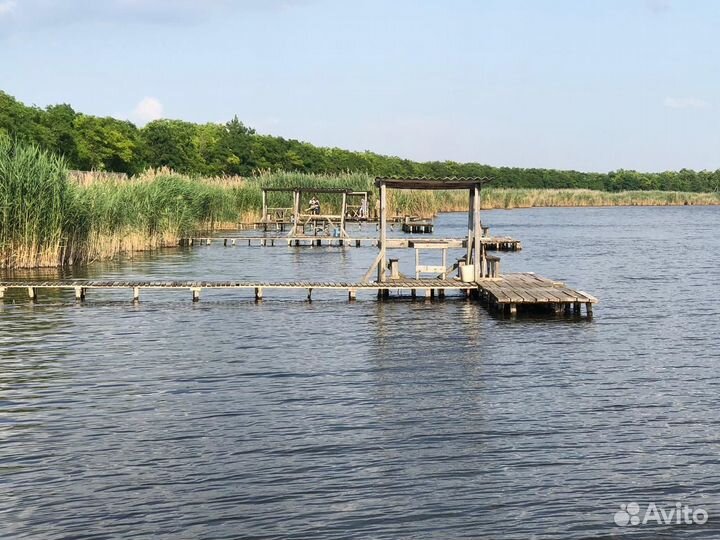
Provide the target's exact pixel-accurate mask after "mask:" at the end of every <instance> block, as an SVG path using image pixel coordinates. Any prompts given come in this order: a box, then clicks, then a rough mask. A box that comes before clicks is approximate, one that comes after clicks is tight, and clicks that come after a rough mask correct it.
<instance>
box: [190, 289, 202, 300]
mask: <svg viewBox="0 0 720 540" xmlns="http://www.w3.org/2000/svg"><path fill="white" fill-rule="evenodd" d="M201 290H202V289H201V288H200V287H191V288H190V291H192V299H193V302H199V301H200V291H201Z"/></svg>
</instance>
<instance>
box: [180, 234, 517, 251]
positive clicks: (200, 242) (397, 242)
mask: <svg viewBox="0 0 720 540" xmlns="http://www.w3.org/2000/svg"><path fill="white" fill-rule="evenodd" d="M413 241H417V238H388V240H387V247H388V248H407V247H410V245H411V243H412V242H413ZM437 241H438V242H445V243H447V244H448V247H449V248H466V247H467V239H466V238H438V239H437ZM480 241H481V242H482V244H483V245H484V246H485V249H486V250H488V251H520V250H521V249H522V243H521V242H520V240H516V239H515V238H511V237H509V236H489V237H483V238H481V239H480ZM377 243H378V239H377V238H375V237H358V238H349V237H346V238H337V237H332V236H311V235H299V236H228V237H193V238H183V239H181V240H180V242H179V244H180V245H181V246H185V247H193V246H209V245H212V244H222V245H223V246H224V247H235V246H237V247H242V246H245V247H248V246H259V247H283V246H284V247H287V246H338V247H342V246H348V247H375V246H377Z"/></svg>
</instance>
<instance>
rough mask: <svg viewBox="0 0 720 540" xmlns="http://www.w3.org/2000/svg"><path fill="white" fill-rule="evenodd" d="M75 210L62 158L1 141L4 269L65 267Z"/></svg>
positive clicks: (0, 215)
mask: <svg viewBox="0 0 720 540" xmlns="http://www.w3.org/2000/svg"><path fill="white" fill-rule="evenodd" d="M75 204H76V203H75V200H74V194H73V193H72V191H71V190H70V188H69V184H68V182H67V170H66V166H65V162H64V160H63V159H62V158H59V157H57V156H54V155H51V154H49V153H47V152H45V151H43V150H40V149H39V148H38V147H36V146H34V145H22V144H17V143H16V142H14V141H11V140H10V139H9V138H7V137H0V267H35V266H57V265H59V264H62V263H63V262H64V261H65V255H66V249H65V248H66V244H65V234H64V232H65V230H66V227H67V225H68V219H69V218H70V216H72V215H73V210H74V208H75Z"/></svg>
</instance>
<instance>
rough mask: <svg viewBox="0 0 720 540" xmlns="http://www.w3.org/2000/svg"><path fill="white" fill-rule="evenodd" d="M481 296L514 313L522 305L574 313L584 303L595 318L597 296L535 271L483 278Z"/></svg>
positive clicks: (589, 314)
mask: <svg viewBox="0 0 720 540" xmlns="http://www.w3.org/2000/svg"><path fill="white" fill-rule="evenodd" d="M477 285H478V290H479V293H480V298H481V299H482V300H484V301H485V302H486V303H487V304H488V305H489V306H491V307H493V308H495V309H498V310H500V311H503V312H509V313H510V314H511V315H514V314H515V313H517V310H518V308H520V307H522V308H525V307H530V306H532V307H538V306H542V307H551V308H553V309H554V311H555V312H558V313H559V312H560V311H564V312H565V313H568V314H569V313H570V311H572V312H573V313H575V314H579V313H580V308H581V306H582V305H585V309H586V314H587V316H588V317H592V311H593V305H594V304H596V303H597V302H598V299H597V298H595V297H594V296H592V295H590V294H588V293H586V292H583V291H576V290H574V289H571V288H569V287H567V286H566V285H565V284H564V283H562V282H559V281H553V280H551V279H548V278H544V277H542V276H537V275H535V274H533V273H520V274H505V275H503V276H501V277H499V278H497V279H494V280H482V281H481V282H479V283H478V284H477Z"/></svg>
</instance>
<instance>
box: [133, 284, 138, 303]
mask: <svg viewBox="0 0 720 540" xmlns="http://www.w3.org/2000/svg"><path fill="white" fill-rule="evenodd" d="M139 301H140V287H133V302H139Z"/></svg>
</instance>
